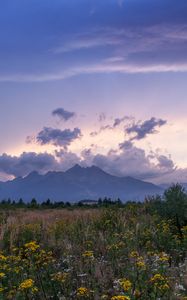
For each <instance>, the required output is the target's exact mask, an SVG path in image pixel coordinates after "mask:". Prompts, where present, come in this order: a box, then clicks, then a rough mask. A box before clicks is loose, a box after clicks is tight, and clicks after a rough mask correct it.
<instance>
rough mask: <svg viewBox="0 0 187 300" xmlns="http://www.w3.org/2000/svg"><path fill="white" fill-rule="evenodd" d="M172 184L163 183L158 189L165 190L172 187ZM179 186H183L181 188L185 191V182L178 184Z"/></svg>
mask: <svg viewBox="0 0 187 300" xmlns="http://www.w3.org/2000/svg"><path fill="white" fill-rule="evenodd" d="M172 184H173V183H172V182H171V183H163V184H160V185H159V187H161V188H162V189H164V190H166V189H168V188H169V187H170V186H172ZM179 184H181V185H182V186H183V188H185V190H186V191H187V183H186V182H179Z"/></svg>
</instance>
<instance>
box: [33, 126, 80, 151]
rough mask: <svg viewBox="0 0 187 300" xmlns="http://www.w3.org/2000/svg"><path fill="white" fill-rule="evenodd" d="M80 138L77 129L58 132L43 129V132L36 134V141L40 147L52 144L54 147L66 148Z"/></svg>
mask: <svg viewBox="0 0 187 300" xmlns="http://www.w3.org/2000/svg"><path fill="white" fill-rule="evenodd" d="M81 136H82V134H81V130H80V129H79V128H74V129H73V130H70V129H65V130H60V129H54V128H51V127H44V128H43V130H42V131H40V132H39V133H38V135H37V137H36V140H37V142H38V143H39V144H41V145H46V144H52V145H54V146H61V147H67V146H69V145H70V144H71V143H72V142H73V141H74V140H76V139H78V138H80V137H81Z"/></svg>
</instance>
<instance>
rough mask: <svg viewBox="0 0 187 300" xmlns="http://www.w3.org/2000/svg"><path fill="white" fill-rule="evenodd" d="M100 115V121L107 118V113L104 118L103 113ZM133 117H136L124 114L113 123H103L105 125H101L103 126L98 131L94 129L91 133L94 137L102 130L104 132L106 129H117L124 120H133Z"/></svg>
mask: <svg viewBox="0 0 187 300" xmlns="http://www.w3.org/2000/svg"><path fill="white" fill-rule="evenodd" d="M99 117H100V118H99V121H100V122H101V121H103V120H105V119H106V116H105V115H104V118H103V116H102V118H101V115H100V116H99ZM132 119H134V118H132V117H128V116H124V117H122V118H115V119H114V122H113V124H112V125H103V126H101V127H100V128H99V130H98V131H93V132H91V133H90V136H92V137H94V136H97V135H98V134H100V133H101V132H103V131H105V130H113V129H115V128H116V127H118V126H120V125H121V124H122V123H123V122H124V121H126V120H132Z"/></svg>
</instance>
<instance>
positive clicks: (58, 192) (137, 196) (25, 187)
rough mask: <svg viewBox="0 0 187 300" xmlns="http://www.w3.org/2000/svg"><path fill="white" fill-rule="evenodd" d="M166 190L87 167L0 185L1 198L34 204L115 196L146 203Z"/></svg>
mask: <svg viewBox="0 0 187 300" xmlns="http://www.w3.org/2000/svg"><path fill="white" fill-rule="evenodd" d="M162 191H163V190H162V188H161V187H158V186H156V185H154V184H152V183H149V182H145V181H141V180H138V179H135V178H132V177H117V176H113V175H110V174H108V173H106V172H104V171H103V170H101V169H100V168H98V167H95V166H92V167H87V168H83V167H80V166H79V165H75V166H74V167H72V168H71V169H69V170H67V171H66V172H48V173H46V174H45V175H40V174H38V173H37V172H32V173H30V174H29V175H28V176H26V177H24V178H22V177H18V178H16V179H14V180H12V181H7V182H0V199H8V198H11V199H12V200H18V199H19V198H22V199H24V201H30V200H31V199H32V198H36V199H37V200H38V201H40V202H41V201H44V200H46V199H48V198H50V199H51V200H52V201H70V202H76V201H80V200H83V199H90V200H97V199H98V198H99V197H102V198H104V197H105V196H106V197H111V198H112V199H117V198H118V197H119V198H120V199H121V200H122V201H127V200H143V199H144V197H145V196H146V195H153V194H161V193H162Z"/></svg>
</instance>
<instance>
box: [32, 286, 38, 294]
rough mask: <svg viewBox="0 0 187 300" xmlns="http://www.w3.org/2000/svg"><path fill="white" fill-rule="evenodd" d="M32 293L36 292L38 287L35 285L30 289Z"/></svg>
mask: <svg viewBox="0 0 187 300" xmlns="http://www.w3.org/2000/svg"><path fill="white" fill-rule="evenodd" d="M31 291H32V293H33V294H35V293H37V292H38V288H37V287H36V286H34V287H33V288H32V289H31Z"/></svg>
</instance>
